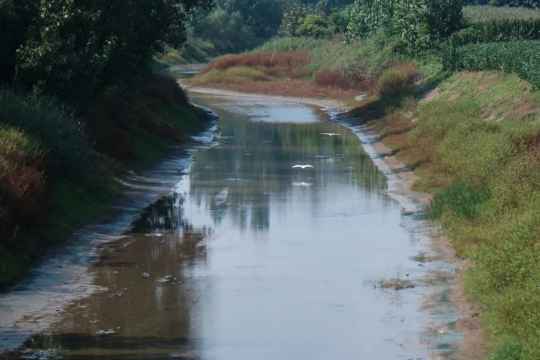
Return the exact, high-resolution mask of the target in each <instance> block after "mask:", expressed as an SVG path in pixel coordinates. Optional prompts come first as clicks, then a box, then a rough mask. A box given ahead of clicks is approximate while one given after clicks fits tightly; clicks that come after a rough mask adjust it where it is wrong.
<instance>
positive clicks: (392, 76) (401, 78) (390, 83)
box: [377, 64, 418, 97]
mask: <svg viewBox="0 0 540 360" xmlns="http://www.w3.org/2000/svg"><path fill="white" fill-rule="evenodd" d="M417 79H418V72H417V70H416V66H415V65H414V64H401V65H398V66H394V67H391V68H389V69H387V70H385V71H384V72H383V73H382V74H381V76H380V77H379V79H378V81H377V89H378V91H379V94H380V95H381V96H383V97H396V96H401V95H404V94H406V93H408V92H410V91H412V90H413V86H414V83H415V81H416V80H417Z"/></svg>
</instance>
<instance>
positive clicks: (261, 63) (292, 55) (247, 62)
mask: <svg viewBox="0 0 540 360" xmlns="http://www.w3.org/2000/svg"><path fill="white" fill-rule="evenodd" d="M309 63H310V57H309V53H308V52H307V51H287V52H257V53H247V54H238V55H225V56H222V57H220V58H218V59H217V60H215V61H213V62H212V63H210V64H209V65H208V66H207V67H206V69H204V70H203V74H204V73H207V72H209V71H211V70H227V69H230V68H232V67H253V68H265V69H266V70H268V69H271V72H270V74H272V73H273V74H274V75H278V74H279V75H289V76H290V77H297V76H298V72H299V71H300V69H301V68H303V67H305V66H306V65H308V64H309Z"/></svg>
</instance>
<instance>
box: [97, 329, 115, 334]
mask: <svg viewBox="0 0 540 360" xmlns="http://www.w3.org/2000/svg"><path fill="white" fill-rule="evenodd" d="M114 334H116V331H115V330H114V329H107V330H98V331H96V336H111V335H114Z"/></svg>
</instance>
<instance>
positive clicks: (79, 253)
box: [0, 110, 217, 357]
mask: <svg viewBox="0 0 540 360" xmlns="http://www.w3.org/2000/svg"><path fill="white" fill-rule="evenodd" d="M204 111H205V113H206V117H207V130H206V131H204V132H201V133H198V134H197V135H194V136H192V137H191V138H190V139H189V140H186V142H185V143H184V144H183V145H178V146H174V147H171V148H170V149H169V151H168V152H167V155H166V156H165V157H163V158H162V159H161V160H160V161H159V162H158V163H157V164H156V165H154V166H151V167H148V168H147V170H141V171H139V172H135V171H131V172H130V173H129V174H128V175H126V176H124V177H122V178H117V179H116V180H115V181H116V182H117V183H118V187H119V189H120V191H119V193H118V194H117V197H116V200H114V201H113V202H112V204H111V206H110V211H109V212H107V213H106V214H103V215H102V216H100V220H99V221H97V222H95V223H93V224H90V225H88V226H85V227H83V228H81V229H79V230H78V231H77V232H75V233H74V234H73V235H72V236H71V237H70V238H69V240H68V241H67V242H66V243H65V244H63V245H62V246H59V247H57V248H54V249H52V250H51V251H50V252H49V253H48V254H47V256H46V257H45V258H44V259H43V260H42V261H41V262H40V263H38V264H37V265H36V266H35V267H34V268H33V269H32V270H31V272H30V274H29V275H28V276H27V277H26V278H25V279H24V280H23V281H21V282H20V283H19V284H17V285H16V286H14V287H12V288H9V289H8V290H7V291H5V292H4V293H1V294H0V354H2V353H3V352H5V351H11V350H14V349H17V348H19V347H20V346H21V345H22V344H23V343H24V342H25V341H26V339H28V338H29V337H30V336H32V335H34V334H38V333H41V332H42V331H45V330H46V329H48V328H49V327H50V326H51V324H53V323H54V322H55V321H57V320H58V317H59V315H60V314H61V312H62V310H63V309H64V308H65V307H66V306H67V305H68V304H70V303H73V302H75V301H77V300H78V299H84V298H87V297H88V296H90V295H91V294H94V293H96V292H100V291H103V287H102V286H99V285H96V283H95V274H93V273H92V272H89V271H88V269H89V267H90V266H92V264H96V263H99V262H101V261H102V260H103V259H104V258H103V252H102V251H103V249H104V248H106V247H107V246H108V244H111V243H114V242H116V241H120V240H121V239H123V238H124V236H125V234H126V232H128V231H129V230H130V229H132V227H133V226H134V224H136V219H137V218H139V217H140V216H141V212H142V210H143V209H145V208H146V207H148V206H149V205H150V204H152V203H154V202H156V201H157V200H158V199H160V198H162V197H163V196H164V195H167V194H169V193H170V192H171V191H172V189H173V188H174V186H175V185H176V184H177V183H178V181H179V180H180V179H181V178H182V177H184V176H185V175H186V173H187V172H188V171H189V167H190V164H191V159H192V156H193V153H194V152H196V151H198V150H200V149H203V148H207V147H209V146H211V145H212V143H213V142H214V138H215V133H216V129H217V127H216V118H215V115H214V114H212V113H211V112H208V111H206V110H204ZM118 265H120V264H118ZM44 356H45V355H44ZM0 357H1V355H0Z"/></svg>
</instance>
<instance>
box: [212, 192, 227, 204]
mask: <svg viewBox="0 0 540 360" xmlns="http://www.w3.org/2000/svg"><path fill="white" fill-rule="evenodd" d="M228 197H229V189H227V188H225V189H223V190H221V191H220V192H219V194H217V195H216V196H215V197H214V201H215V202H216V205H217V206H221V205H223V204H225V203H226V202H227V198H228Z"/></svg>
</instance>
